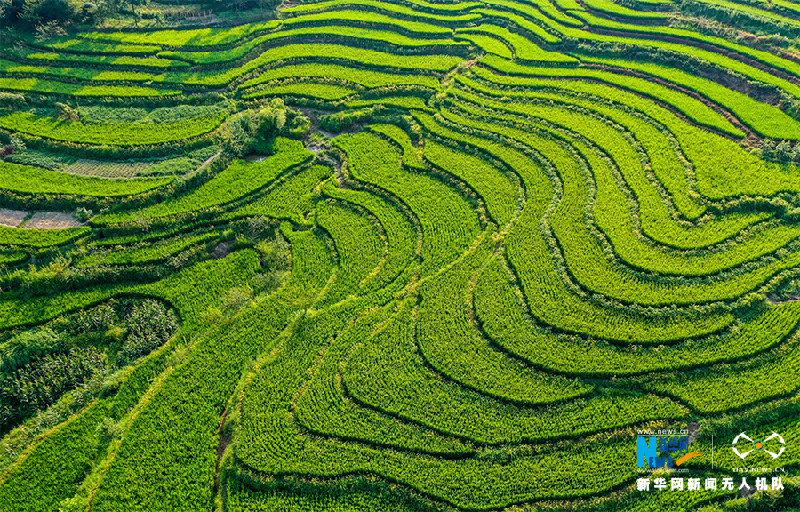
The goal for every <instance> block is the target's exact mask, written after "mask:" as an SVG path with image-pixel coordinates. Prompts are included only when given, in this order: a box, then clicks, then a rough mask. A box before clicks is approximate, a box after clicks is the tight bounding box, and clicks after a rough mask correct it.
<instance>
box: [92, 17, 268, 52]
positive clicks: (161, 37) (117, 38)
mask: <svg viewBox="0 0 800 512" xmlns="http://www.w3.org/2000/svg"><path fill="white" fill-rule="evenodd" d="M280 24H281V21H280V20H269V21H263V22H258V23H249V24H246V25H239V26H237V27H231V28H199V29H186V30H154V31H149V32H81V33H79V34H78V36H79V37H80V38H82V39H85V40H86V41H92V42H103V43H106V42H107V43H117V44H119V43H122V44H126V45H128V44H132V45H155V46H161V47H164V46H195V47H199V46H216V45H223V44H232V43H235V42H237V41H239V40H240V39H242V38H245V37H247V36H249V35H251V34H253V33H256V32H260V31H265V30H271V29H274V28H277V27H279V26H280Z"/></svg>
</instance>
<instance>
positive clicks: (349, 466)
mask: <svg viewBox="0 0 800 512" xmlns="http://www.w3.org/2000/svg"><path fill="white" fill-rule="evenodd" d="M355 307H356V305H353V308H355ZM401 314H402V315H401V316H399V317H397V318H395V319H394V320H392V321H391V323H389V324H387V325H385V328H384V330H383V331H381V332H380V333H378V334H377V335H376V336H375V337H373V338H372V340H370V342H371V344H377V345H379V347H378V349H377V350H379V351H380V350H385V351H389V352H393V350H392V347H397V350H396V351H395V352H399V351H401V350H407V347H409V346H413V341H412V340H411V336H410V328H411V326H409V325H408V321H409V320H410V319H409V318H408V314H409V308H408V306H405V310H404V311H401ZM352 316H353V314H352V313H350V312H347V311H339V310H334V311H332V312H331V314H329V315H319V314H318V315H316V317H315V318H313V319H309V322H313V321H314V320H317V322H318V323H316V324H312V325H310V326H305V325H303V326H301V327H302V332H298V331H296V334H297V335H296V336H293V337H291V338H290V339H289V340H288V341H287V343H286V344H285V345H284V346H283V348H282V350H281V351H280V352H278V353H277V354H276V356H275V357H274V358H272V359H270V360H268V361H266V362H265V364H264V365H262V366H260V367H258V368H257V371H256V372H254V374H253V376H252V378H251V379H249V380H248V382H247V384H246V386H245V388H244V391H243V393H242V395H241V401H240V404H239V407H238V408H237V412H238V414H239V417H240V422H239V423H240V426H239V429H238V431H237V435H236V437H235V439H234V443H235V444H236V447H237V449H236V453H235V458H236V459H237V460H239V461H241V462H242V463H244V464H245V465H246V466H247V467H250V468H253V469H256V470H258V471H260V472H263V473H267V474H277V475H281V474H287V473H288V474H301V475H305V476H312V477H313V476H324V477H331V476H341V475H345V474H352V473H363V472H371V473H377V474H380V475H382V476H383V477H385V478H388V479H390V480H391V481H393V482H400V483H403V484H406V485H408V486H410V487H412V488H414V489H417V490H419V491H420V492H423V493H425V494H426V495H429V496H433V497H435V498H438V499H441V500H444V501H446V502H448V503H451V504H453V505H454V506H457V507H461V508H470V509H485V508H498V507H499V508H502V507H504V506H508V505H510V504H512V503H519V502H521V501H526V500H530V499H536V498H537V497H544V496H549V497H551V498H552V497H553V492H554V489H557V491H556V492H557V493H559V494H558V495H559V496H580V495H585V494H589V493H593V492H598V491H599V490H602V489H607V488H609V487H612V486H615V485H619V483H620V482H621V481H624V480H625V479H626V478H628V477H627V476H620V475H617V474H616V473H615V474H614V475H613V476H611V473H612V472H602V471H601V472H598V471H597V469H596V465H597V464H599V463H600V461H601V460H608V458H610V457H612V458H613V457H632V456H633V451H632V450H627V451H626V448H625V447H623V446H622V445H621V444H606V443H602V444H595V445H593V447H592V449H591V450H587V449H585V448H573V447H572V446H570V447H567V446H563V447H554V448H552V449H551V450H548V451H547V452H540V453H527V454H520V455H519V456H517V457H513V456H512V457H511V458H510V459H504V460H499V459H494V458H493V457H492V455H491V454H492V450H491V449H489V451H488V453H487V455H488V456H486V457H470V458H467V459H461V458H457V459H448V458H439V457H430V456H426V455H424V454H415V453H408V452H403V451H399V450H386V449H380V447H376V446H370V445H369V444H367V445H365V444H360V443H349V442H346V439H345V440H344V441H343V440H342V439H332V438H328V437H319V436H314V435H313V434H310V433H309V432H308V431H307V430H304V429H302V428H301V427H300V426H299V425H297V424H296V422H295V421H294V419H293V415H291V414H289V412H290V411H291V408H292V403H293V396H294V395H295V393H296V390H297V389H299V388H301V387H302V386H303V385H304V382H305V381H306V377H305V375H306V372H307V371H308V369H309V368H311V367H312V366H316V365H315V360H316V359H317V358H318V354H319V353H320V350H321V348H322V347H324V346H325V344H326V343H328V342H329V340H330V339H331V338H333V337H334V336H335V334H336V333H337V329H338V328H340V327H339V326H340V325H342V320H340V319H341V318H343V317H344V318H349V317H352ZM330 324H333V325H330ZM362 350H363V349H362ZM401 354H402V352H401ZM405 355H406V356H407V357H411V356H412V355H411V354H408V353H407V352H406V353H405ZM400 362H401V361H398V363H400ZM350 364H353V363H352V360H351V363H350ZM367 364H368V363H367ZM404 368H405V366H404V367H403V369H404ZM398 369H400V368H398ZM368 370H369V373H368V374H367V375H370V376H371V375H373V374H376V373H377V374H378V377H383V378H391V377H392V375H393V374H394V372H385V371H381V368H379V367H374V366H371V367H369V368H368ZM346 371H347V372H349V371H350V365H348V367H347V369H346ZM345 378H347V376H346V374H345ZM363 379H364V377H363V376H358V377H356V378H355V379H353V380H355V381H356V384H358V382H363ZM434 384H435V385H441V386H445V387H446V388H447V391H449V389H450V387H451V385H452V383H449V384H448V383H447V382H445V381H440V380H437V381H436V382H435V383H434ZM362 386H363V384H362ZM412 386H413V383H412V382H410V381H408V382H404V383H403V387H402V388H401V389H402V390H404V391H405V390H407V391H409V392H411V393H413V395H412V396H410V397H406V398H403V400H413V398H414V397H416V396H418V397H420V398H421V399H422V400H424V401H425V403H426V404H431V402H432V397H430V396H426V395H424V394H422V393H421V392H422V389H419V390H416V389H414V388H412ZM345 391H349V388H346V389H345ZM398 391H399V389H393V388H389V389H388V392H389V393H390V394H396V393H398ZM455 392H457V393H459V395H458V396H460V395H463V390H460V389H457V390H455ZM381 398H384V397H381ZM435 398H438V399H441V398H442V397H439V396H437V397H435ZM602 401H603V400H602V399H601V400H599V401H597V402H595V404H593V405H594V406H595V408H593V409H592V410H593V411H596V413H597V414H599V415H601V416H607V417H608V418H610V416H611V415H607V414H605V411H602V410H601V407H602ZM635 401H638V405H641V406H644V407H645V408H646V410H641V409H640V410H639V411H638V412H634V411H631V414H632V416H631V417H637V416H639V415H645V416H647V415H649V414H651V413H652V414H661V415H663V414H665V413H670V412H671V410H670V409H669V406H668V405H667V407H664V405H665V404H669V402H667V401H664V400H660V399H657V400H650V399H648V398H643V399H635V400H634V401H629V402H627V404H626V405H631V406H633V405H634V402H635ZM648 401H649V402H648ZM440 405H441V406H443V407H444V408H445V413H446V414H447V415H448V416H447V417H448V419H449V418H450V417H451V416H452V413H451V408H452V406H453V405H454V402H451V401H449V398H447V397H444V402H442V403H441V404H440ZM470 405H471V406H472V405H474V406H475V407H479V408H480V407H481V405H480V402H477V401H473V402H471V403H470ZM488 405H489V404H484V406H483V407H484V408H485V407H488ZM412 407H413V409H414V411H419V406H418V404H417V403H416V402H415V403H414V404H413V405H412ZM511 410H512V409H507V408H505V407H501V408H500V411H509V412H510V411H511ZM431 412H433V413H434V414H435V412H434V411H429V413H431ZM489 413H490V416H489V417H491V418H495V417H497V415H498V414H500V412H499V411H495V412H491V411H489ZM420 414H421V413H420ZM542 414H543V415H544V416H547V415H548V413H547V412H543V413H542ZM549 414H553V413H549ZM533 416H534V413H531V414H529V415H528V416H527V418H531V419H529V420H528V419H527V418H523V419H521V420H519V421H517V423H524V422H525V421H529V424H533V423H535V421H536V420H533ZM544 416H542V417H540V420H541V421H544ZM629 418H630V417H629ZM455 420H456V421H460V422H461V423H464V420H463V419H461V420H459V419H458V418H455ZM565 420H566V417H565ZM433 421H434V423H435V424H437V428H436V430H437V431H441V429H440V428H438V427H439V426H440V425H438V419H434V420H433ZM482 421H484V422H485V420H482ZM591 421H592V420H590V422H591ZM610 421H614V420H610ZM465 427H466V428H469V426H465ZM591 427H592V426H591V425H590V424H581V425H580V426H576V428H579V429H584V428H588V429H591ZM499 428H500V429H504V430H506V431H509V430H510V429H511V428H512V425H506V426H502V425H501V426H499ZM475 430H477V429H475ZM359 433H360V432H359V431H358V430H356V429H354V432H353V435H355V436H358V434H359ZM509 434H510V435H514V434H513V433H512V432H509ZM476 435H480V436H483V437H487V436H492V435H493V432H485V431H484V432H477V433H476ZM518 435H519V434H517V436H518ZM596 457H597V458H596ZM500 458H502V455H501V457H500ZM573 460H574V461H577V460H580V461H581V464H576V465H573V464H572V463H571V461H573ZM565 465H568V467H569V470H568V471H569V473H570V477H569V478H566V479H565V478H564V475H562V474H561V473H560V470H558V469H557V468H559V467H561V468H563V467H564V466H565ZM589 474H591V475H594V476H593V478H592V479H591V486H590V487H587V485H586V481H585V480H583V479H584V477H585V475H589ZM597 475H606V476H603V477H601V478H598V477H597ZM508 482H513V483H514V484H513V489H510V488H509V487H508V486H507V485H508Z"/></svg>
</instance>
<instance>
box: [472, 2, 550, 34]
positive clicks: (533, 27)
mask: <svg viewBox="0 0 800 512" xmlns="http://www.w3.org/2000/svg"><path fill="white" fill-rule="evenodd" d="M493 4H497V2H493ZM497 5H502V4H497ZM527 10H528V12H527V14H535V15H536V17H545V16H544V15H543V14H542V13H540V12H539V11H538V10H536V9H534V8H533V7H528V8H527ZM475 12H479V13H481V14H483V15H484V16H486V17H488V18H490V19H491V18H498V19H500V20H503V21H505V22H510V23H513V24H514V25H516V26H518V27H520V28H522V29H524V30H525V31H527V32H529V33H531V34H533V35H534V36H536V37H538V38H539V39H541V40H542V41H544V42H546V43H558V42H559V41H561V38H560V37H558V36H554V35H553V34H551V33H550V32H548V31H547V30H545V29H543V28H542V27H541V26H539V25H537V24H536V23H534V22H532V21H530V20H528V19H527V18H525V17H524V16H520V15H518V14H515V13H513V12H508V11H504V10H495V9H478V10H477V11H475Z"/></svg>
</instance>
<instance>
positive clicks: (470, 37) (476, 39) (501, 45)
mask: <svg viewBox="0 0 800 512" xmlns="http://www.w3.org/2000/svg"><path fill="white" fill-rule="evenodd" d="M456 39H466V40H467V41H470V42H472V43H473V44H475V45H476V46H478V47H479V48H480V49H481V50H483V51H484V52H486V53H492V54H495V55H499V56H500V57H503V58H506V59H511V58H513V55H512V54H511V49H509V47H508V45H507V44H506V43H505V42H504V41H501V40H499V39H496V38H494V37H492V36H485V35H481V34H470V33H466V32H459V33H458V34H457V35H456Z"/></svg>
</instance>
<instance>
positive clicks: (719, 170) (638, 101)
mask: <svg viewBox="0 0 800 512" xmlns="http://www.w3.org/2000/svg"><path fill="white" fill-rule="evenodd" d="M513 72H515V73H516V68H515V69H514V70H513ZM560 72H561V71H560V70H559V73H560ZM476 73H478V74H479V75H480V76H481V77H482V78H486V79H489V80H491V81H493V82H497V83H499V84H506V83H507V84H509V85H528V84H527V83H526V81H525V80H522V79H518V78H504V77H502V76H499V75H494V74H491V75H490V74H488V73H485V72H481V70H480V69H479V68H478V69H476ZM536 82H537V81H535V82H534V83H536ZM538 84H539V85H542V86H546V87H552V88H555V89H566V90H569V91H573V92H577V93H580V94H586V95H591V96H599V97H602V98H604V99H607V100H610V101H612V102H614V103H618V104H620V105H624V106H626V107H630V108H634V109H636V110H638V111H640V112H642V113H644V114H646V115H647V116H648V117H651V118H653V119H654V120H656V121H657V122H659V123H661V124H663V125H664V126H666V127H667V128H668V129H669V132H670V133H671V134H672V135H674V136H675V138H677V139H678V142H679V143H680V147H681V151H683V152H684V153H685V154H686V157H687V158H688V160H689V161H690V162H691V163H692V164H693V167H694V172H695V175H696V186H697V190H698V192H700V193H701V194H702V195H704V196H706V197H709V198H711V199H721V198H725V197H732V196H741V195H750V196H755V195H763V196H773V195H775V194H778V193H780V192H785V191H795V190H800V179H798V176H797V173H795V172H792V170H791V169H790V168H786V167H785V166H781V165H779V164H775V163H772V162H765V161H764V160H763V159H761V158H758V157H757V156H755V155H752V154H750V153H749V152H747V151H744V150H743V149H742V148H741V146H739V145H738V144H736V143H735V142H734V141H730V140H727V139H725V138H723V137H719V136H717V135H716V134H713V133H709V132H708V131H706V130H702V129H700V128H697V127H695V126H692V125H690V124H688V123H686V122H683V121H682V120H681V119H679V118H677V117H676V116H674V115H672V114H671V113H670V112H668V111H667V110H665V109H663V108H661V107H659V106H658V105H656V104H654V103H653V102H651V101H648V100H646V99H643V98H640V97H637V96H636V95H634V94H631V93H628V92H626V91H621V90H618V89H614V88H611V87H597V86H595V85H594V84H586V83H582V82H578V81H563V80H562V81H560V82H556V81H554V80H551V81H546V80H542V81H538ZM560 103H564V102H563V101H561V102H560ZM777 177H780V178H777ZM745 217H747V216H745ZM749 222H753V221H752V220H751V221H749ZM735 224H739V223H738V222H736V223H735ZM736 229H740V228H736ZM726 236H730V234H728V235H726ZM707 238H708V240H706V241H711V243H716V241H719V240H720V239H719V238H716V237H707ZM712 238H713V239H714V240H716V241H712V240H711V239H712ZM698 242H700V240H698ZM698 242H689V243H691V244H695V245H693V246H697V245H696V244H697V243H698ZM662 243H664V242H663V241H662Z"/></svg>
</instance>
